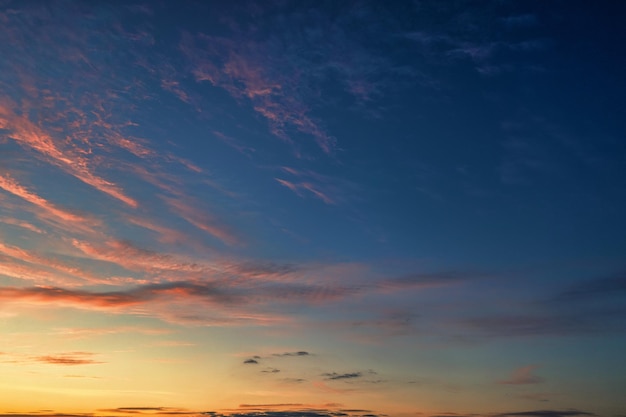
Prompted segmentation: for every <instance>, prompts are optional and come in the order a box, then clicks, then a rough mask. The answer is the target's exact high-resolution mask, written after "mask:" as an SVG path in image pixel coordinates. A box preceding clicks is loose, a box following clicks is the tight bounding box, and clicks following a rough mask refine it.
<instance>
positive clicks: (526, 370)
mask: <svg viewBox="0 0 626 417" xmlns="http://www.w3.org/2000/svg"><path fill="white" fill-rule="evenodd" d="M537 368H538V366H537V365H528V366H523V367H521V368H518V369H516V370H514V371H513V373H512V374H511V376H510V377H509V378H508V379H505V380H502V381H498V384H503V385H527V384H540V383H542V382H544V381H545V379H544V378H542V377H540V376H537V375H533V371H534V370H535V369H537Z"/></svg>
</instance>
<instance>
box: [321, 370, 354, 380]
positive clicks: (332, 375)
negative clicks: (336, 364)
mask: <svg viewBox="0 0 626 417" xmlns="http://www.w3.org/2000/svg"><path fill="white" fill-rule="evenodd" d="M322 376H324V377H326V378H325V379H326V380H333V381H335V380H340V379H354V378H361V377H362V376H363V374H362V373H361V372H348V373H345V374H339V373H337V372H327V373H323V374H322Z"/></svg>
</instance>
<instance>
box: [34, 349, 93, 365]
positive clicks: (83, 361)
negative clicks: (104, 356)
mask: <svg viewBox="0 0 626 417" xmlns="http://www.w3.org/2000/svg"><path fill="white" fill-rule="evenodd" d="M93 356H94V354H93V353H91V352H69V353H59V354H56V355H43V356H36V357H34V358H33V360H34V361H37V362H41V363H47V364H50V365H67V366H76V365H93V364H99V363H104V362H101V361H97V360H95V359H93Z"/></svg>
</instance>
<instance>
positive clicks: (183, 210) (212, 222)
mask: <svg viewBox="0 0 626 417" xmlns="http://www.w3.org/2000/svg"><path fill="white" fill-rule="evenodd" d="M162 198H163V200H164V201H165V202H166V203H167V204H168V205H169V206H170V207H171V208H172V209H173V211H174V213H175V214H177V215H178V216H180V217H181V218H183V219H185V220H186V221H187V222H188V223H190V224H192V225H193V226H195V227H196V228H198V229H200V230H202V231H204V232H205V233H208V234H209V235H211V236H213V237H216V238H217V239H219V240H221V241H222V242H224V243H226V244H227V245H231V246H233V245H240V244H242V243H243V242H242V241H241V239H240V237H239V236H237V235H236V234H235V233H234V232H233V231H232V230H231V228H230V227H229V226H227V225H226V224H225V223H224V222H223V221H221V220H220V219H218V218H217V217H215V216H214V215H212V214H210V213H209V212H208V211H207V210H201V209H199V208H197V207H198V206H197V205H193V206H192V205H191V204H189V202H186V201H182V200H181V199H177V198H171V197H162Z"/></svg>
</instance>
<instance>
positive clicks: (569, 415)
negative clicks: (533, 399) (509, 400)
mask: <svg viewBox="0 0 626 417" xmlns="http://www.w3.org/2000/svg"><path fill="white" fill-rule="evenodd" d="M595 415H596V414H593V413H588V412H586V411H579V410H571V409H570V410H535V411H518V412H514V413H503V414H497V415H496V417H575V416H595Z"/></svg>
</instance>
